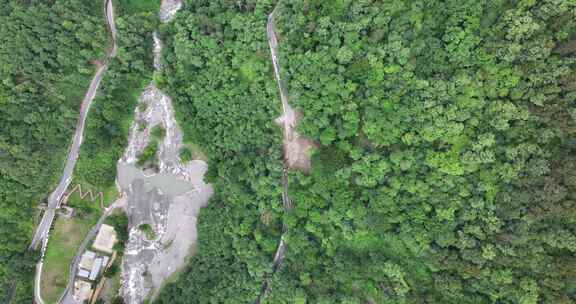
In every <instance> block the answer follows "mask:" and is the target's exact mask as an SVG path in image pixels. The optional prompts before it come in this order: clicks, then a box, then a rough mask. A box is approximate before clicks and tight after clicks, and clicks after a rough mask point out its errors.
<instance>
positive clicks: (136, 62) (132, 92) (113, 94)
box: [74, 1, 158, 203]
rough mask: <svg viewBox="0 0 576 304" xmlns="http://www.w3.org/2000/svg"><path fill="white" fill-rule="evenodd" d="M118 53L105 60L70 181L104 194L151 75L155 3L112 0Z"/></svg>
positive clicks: (111, 185)
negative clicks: (140, 5) (107, 63)
mask: <svg viewBox="0 0 576 304" xmlns="http://www.w3.org/2000/svg"><path fill="white" fill-rule="evenodd" d="M114 4H115V5H116V7H115V9H116V11H115V21H116V27H117V44H118V53H117V55H116V57H115V58H112V60H111V61H110V63H109V68H108V70H107V71H106V74H105V75H104V77H103V79H102V83H101V86H100V90H99V91H98V95H97V96H96V97H95V98H94V104H93V106H92V108H91V109H90V115H89V116H88V119H87V124H86V131H85V136H84V142H83V143H82V148H81V151H80V156H79V158H78V163H77V165H76V171H75V175H74V182H77V183H80V184H82V185H83V186H85V187H87V189H90V190H92V191H102V192H104V193H105V194H106V196H105V199H106V200H107V202H106V203H111V201H110V200H112V199H114V195H113V194H115V193H116V185H115V180H116V163H117V162H118V159H120V157H121V156H122V152H123V151H124V149H125V148H126V145H127V143H128V133H129V129H130V124H131V123H132V118H133V116H134V108H135V107H136V104H137V103H138V97H139V96H140V93H141V92H142V90H143V89H144V87H145V86H147V85H148V84H150V82H151V81H152V73H153V70H154V67H153V53H152V41H153V39H152V33H153V31H154V29H155V28H156V27H157V23H158V22H157V19H158V18H157V15H156V13H157V11H158V3H156V5H152V6H151V7H142V8H141V7H139V6H136V5H135V4H133V3H132V2H131V1H115V2H114Z"/></svg>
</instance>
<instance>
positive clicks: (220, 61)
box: [159, 0, 576, 304]
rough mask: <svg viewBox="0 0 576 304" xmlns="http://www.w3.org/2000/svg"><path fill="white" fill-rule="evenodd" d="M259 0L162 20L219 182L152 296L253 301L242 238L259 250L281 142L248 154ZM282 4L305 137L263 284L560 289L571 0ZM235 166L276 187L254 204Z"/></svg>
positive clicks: (507, 291)
mask: <svg viewBox="0 0 576 304" xmlns="http://www.w3.org/2000/svg"><path fill="white" fill-rule="evenodd" d="M271 2H272V1H239V2H238V1H225V0H221V1H194V3H189V4H188V5H187V7H186V9H185V12H183V13H182V14H181V15H180V16H179V17H178V19H177V20H176V22H175V24H174V25H173V26H170V27H169V28H168V29H166V30H165V35H166V36H168V38H169V41H170V43H169V46H170V47H169V48H168V50H167V52H168V54H166V60H167V61H168V65H169V68H170V69H169V70H168V71H169V73H168V75H165V78H166V81H167V87H168V88H169V89H170V91H171V93H172V95H173V96H174V97H175V99H176V105H177V110H179V111H180V114H181V115H180V119H181V121H183V122H184V125H185V130H186V131H187V132H188V135H189V136H190V137H191V139H192V140H193V141H194V142H196V143H198V144H199V145H201V146H203V147H204V148H205V149H206V151H207V152H208V153H207V154H208V157H209V158H210V161H211V162H210V166H211V168H210V170H211V171H210V179H211V181H212V182H214V183H216V189H217V195H216V197H215V198H213V200H212V201H211V204H210V205H209V207H208V208H207V209H206V210H203V211H202V213H201V216H200V218H199V251H198V254H197V255H196V256H195V257H194V258H193V259H192V262H191V265H190V267H189V269H188V270H187V271H185V273H184V274H183V275H181V276H180V279H179V281H177V282H176V283H174V284H171V285H169V286H168V287H167V288H166V290H164V292H163V294H162V295H161V297H160V300H159V302H160V303H206V302H212V303H219V302H227V303H246V302H250V301H249V299H253V298H251V297H253V296H254V292H255V291H254V289H253V288H248V286H253V285H255V284H256V283H258V282H259V278H260V273H258V272H257V271H254V269H251V268H250V267H249V265H251V261H253V259H254V258H253V257H259V258H260V259H262V258H266V257H267V258H268V260H269V261H271V259H272V256H271V254H270V253H271V252H272V251H271V250H270V249H269V248H271V247H273V246H272V245H268V244H269V242H270V236H272V235H273V234H272V235H262V232H261V230H262V228H263V227H266V225H265V224H264V223H265V222H266V221H268V220H271V221H272V223H273V226H276V227H278V225H279V223H278V222H277V221H278V215H279V210H278V209H279V206H280V203H279V200H278V198H277V193H278V192H277V190H276V189H274V188H273V187H274V186H276V187H277V186H278V182H277V181H276V180H274V178H278V172H277V169H275V170H270V168H269V167H270V166H271V165H274V166H276V164H275V163H274V164H272V162H274V161H276V162H278V161H279V160H278V157H275V158H274V157H272V158H271V157H270V156H269V155H264V154H263V153H251V152H252V151H254V152H256V151H258V150H257V147H259V146H260V145H261V144H262V138H270V141H269V143H267V146H270V147H273V146H272V145H273V144H279V143H278V140H277V139H275V138H276V137H274V136H272V135H271V136H267V137H263V136H261V135H259V134H262V132H269V133H270V134H274V133H273V132H272V131H271V130H270V129H271V128H272V129H273V127H271V126H270V122H269V121H267V120H266V119H272V118H273V117H275V115H274V114H276V112H275V111H272V110H267V109H268V108H270V107H272V108H274V109H276V106H275V105H276V104H277V103H278V101H277V98H276V97H275V96H276V95H277V93H276V94H275V93H274V92H272V84H271V81H272V80H273V78H272V77H273V76H272V73H271V70H270V65H269V63H268V62H266V61H267V60H268V61H269V54H268V53H267V50H266V46H265V42H266V35H265V31H264V27H265V19H266V14H267V13H268V12H270V11H271V8H272V3H271ZM278 14H279V16H278V17H277V21H276V26H277V31H278V34H279V40H280V46H281V55H282V56H281V58H280V64H281V66H282V70H283V77H284V78H285V79H286V80H287V82H288V84H289V93H290V102H291V103H292V104H293V105H294V106H295V107H296V108H298V109H299V111H301V113H302V120H301V122H300V132H301V133H302V134H304V135H305V136H307V137H309V138H311V139H313V140H315V141H316V142H317V143H319V144H320V145H321V147H320V148H319V149H318V150H317V151H316V152H315V154H314V157H313V161H312V162H313V168H312V171H311V172H310V174H303V173H299V172H292V173H291V183H290V186H291V190H290V196H291V198H292V200H293V201H294V205H295V209H294V210H293V211H292V212H290V213H289V214H288V215H286V216H283V217H282V224H285V225H286V227H287V229H288V234H287V236H286V241H287V244H288V245H287V252H286V260H285V263H284V265H283V267H282V268H281V269H280V270H279V271H278V272H277V273H276V274H275V275H274V277H273V278H272V280H271V282H270V289H269V290H268V293H267V295H266V296H265V297H264V299H263V302H265V303H526V304H527V303H573V302H575V301H576V228H575V224H576V203H575V199H576V197H575V196H574V194H572V191H575V190H576V182H575V181H576V175H575V173H574V169H575V167H576V160H575V159H574V153H575V152H576V151H575V150H576V146H575V145H574V143H575V141H574V135H575V131H576V128H575V127H576V125H575V119H576V110H575V108H574V102H575V101H576V100H575V99H576V74H575V68H576V3H574V2H573V1H570V0H543V1H503V0H492V1H472V0H468V1H376V0H363V1H350V0H334V1H320V0H291V1H285V2H282V3H281V4H280V7H279V11H278ZM168 38H167V39H168ZM263 92H266V93H267V95H263ZM263 97H264V98H267V100H263V101H262V102H263V103H262V104H259V103H257V102H258V101H259V100H261V99H262V98H263ZM236 105H241V106H242V107H239V106H236ZM245 110H247V111H249V113H250V115H249V116H248V117H243V116H242V115H243V113H244V111H245ZM255 122H259V123H255ZM230 135H231V136H230ZM272 139H274V140H272ZM270 149H274V148H269V150H270ZM277 153H278V152H277V151H275V152H274V154H273V155H277ZM262 159H267V160H268V161H269V162H268V163H266V166H260V165H258V166H255V161H257V160H262ZM235 163H239V164H242V166H238V165H234V164H235ZM254 168H256V169H257V171H256V172H258V173H259V174H256V175H249V174H247V173H249V172H254V171H255V169H254ZM264 169H265V170H264ZM270 173H272V174H270ZM246 177H249V178H250V179H249V180H247V179H246ZM246 184H248V185H254V184H266V185H267V187H266V191H267V192H265V193H275V194H276V196H270V199H268V200H267V203H269V204H270V205H269V206H264V205H262V202H265V201H263V200H258V198H259V197H261V193H262V192H261V190H262V187H261V186H258V187H254V186H251V187H246V186H245V185H246ZM272 198H275V200H273V199H272ZM256 206H258V207H257V208H258V210H260V212H256ZM269 209H273V210H274V212H272V213H267V212H268V210H269ZM262 211H264V212H265V213H263V212H262ZM263 215H266V216H265V217H264V216H263ZM264 219H266V220H264ZM263 224H264V225H263ZM279 230H280V229H279V228H276V229H275V230H274V229H270V231H273V232H274V233H277V232H278V231H279ZM262 240H265V242H266V243H263V242H262ZM258 265H265V263H263V262H259V264H258ZM259 269H261V268H259ZM260 272H261V271H260Z"/></svg>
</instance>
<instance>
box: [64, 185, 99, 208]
mask: <svg viewBox="0 0 576 304" xmlns="http://www.w3.org/2000/svg"><path fill="white" fill-rule="evenodd" d="M74 193H78V195H79V196H80V199H84V198H86V197H87V196H88V199H89V200H90V201H91V202H95V201H96V199H97V198H98V199H99V200H98V203H99V206H100V209H101V210H104V209H106V207H105V206H104V193H103V192H102V191H99V192H92V190H86V192H84V191H82V185H81V184H76V186H74V187H73V188H72V190H70V191H68V193H64V195H63V196H62V199H61V200H60V205H65V204H66V202H67V201H68V198H70V196H71V195H72V194H74ZM94 193H96V194H94Z"/></svg>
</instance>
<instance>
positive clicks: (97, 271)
mask: <svg viewBox="0 0 576 304" xmlns="http://www.w3.org/2000/svg"><path fill="white" fill-rule="evenodd" d="M101 268H102V258H97V259H95V260H94V266H92V270H91V271H90V278H89V279H90V280H92V281H94V280H96V277H98V274H100V269H101Z"/></svg>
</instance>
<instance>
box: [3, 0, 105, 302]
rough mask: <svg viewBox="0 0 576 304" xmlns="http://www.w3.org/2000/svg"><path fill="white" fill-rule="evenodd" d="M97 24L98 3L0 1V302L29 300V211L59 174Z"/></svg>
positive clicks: (94, 54)
mask: <svg viewBox="0 0 576 304" xmlns="http://www.w3.org/2000/svg"><path fill="white" fill-rule="evenodd" d="M104 25H105V24H104V21H103V18H102V5H101V2H100V1H80V0H66V1H60V0H58V1H33V0H30V1H8V0H2V1H0V80H1V81H0V210H1V211H0V302H1V303H6V302H7V301H8V300H7V297H9V296H13V299H14V300H15V302H17V303H31V302H32V282H33V280H32V274H33V266H34V261H35V254H33V253H27V252H26V251H27V247H28V245H29V242H30V239H31V238H32V234H33V229H34V222H35V215H36V214H38V212H37V209H36V206H37V205H38V204H39V203H40V202H41V201H42V199H43V198H45V197H46V196H47V194H48V192H49V191H51V189H52V187H54V185H55V184H56V183H57V180H58V177H59V175H60V174H61V168H62V166H63V161H64V158H65V155H66V151H67V148H68V145H69V141H70V139H71V135H72V133H73V130H74V125H75V124H76V120H77V117H78V110H79V105H80V102H81V100H82V97H83V95H84V90H85V89H86V88H87V87H88V84H89V82H90V78H91V76H92V74H93V72H94V63H95V60H97V59H101V58H103V57H104V52H105V46H106V44H107V36H106V32H105V26H104ZM16 282H17V284H16ZM13 287H16V289H13ZM13 290H15V293H12V291H13Z"/></svg>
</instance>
